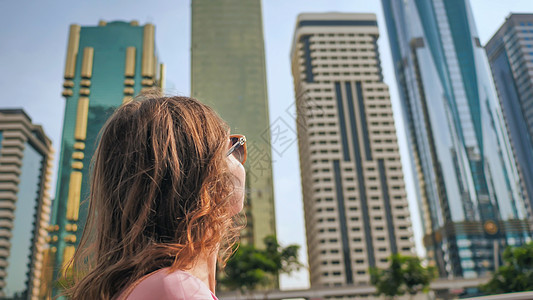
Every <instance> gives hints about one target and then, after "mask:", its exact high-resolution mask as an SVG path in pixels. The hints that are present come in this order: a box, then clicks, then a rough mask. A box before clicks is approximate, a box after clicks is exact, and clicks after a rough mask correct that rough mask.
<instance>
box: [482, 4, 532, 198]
mask: <svg viewBox="0 0 533 300" xmlns="http://www.w3.org/2000/svg"><path fill="white" fill-rule="evenodd" d="M485 50H486V51H487V56H488V58H489V63H490V67H491V69H492V76H493V77H494V82H495V84H496V89H497V91H498V96H499V98H500V104H501V107H502V111H503V114H504V117H505V121H506V122H507V126H508V129H509V137H510V139H511V145H512V146H513V151H514V153H515V156H516V160H517V163H518V170H519V171H520V172H519V173H520V176H521V177H522V183H523V188H524V190H525V191H526V193H527V196H528V198H529V206H530V208H531V207H533V72H531V70H532V69H533V14H511V15H510V16H509V17H508V18H507V20H505V23H504V24H503V25H502V26H501V27H500V29H498V31H497V32H496V33H495V34H494V36H493V37H492V38H491V39H490V41H489V42H488V43H487V45H486V46H485Z"/></svg>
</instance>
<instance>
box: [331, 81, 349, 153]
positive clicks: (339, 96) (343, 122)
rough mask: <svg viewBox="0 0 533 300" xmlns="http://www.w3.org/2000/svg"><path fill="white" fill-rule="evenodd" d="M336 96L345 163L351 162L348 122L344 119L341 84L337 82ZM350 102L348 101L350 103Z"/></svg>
mask: <svg viewBox="0 0 533 300" xmlns="http://www.w3.org/2000/svg"><path fill="white" fill-rule="evenodd" d="M335 95H336V96H337V110H338V113H339V127H340V130H341V140H342V154H343V158H344V161H350V148H349V147H348V136H347V134H346V120H345V118H344V104H343V103H342V92H341V84H340V82H335ZM349 102H350V101H348V103H349ZM348 105H349V104H348Z"/></svg>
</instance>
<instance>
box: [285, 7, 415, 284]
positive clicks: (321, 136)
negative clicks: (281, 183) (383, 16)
mask: <svg viewBox="0 0 533 300" xmlns="http://www.w3.org/2000/svg"><path fill="white" fill-rule="evenodd" d="M378 36H379V31H378V27H377V22H376V16H375V15H374V14H344V13H342V14H341V13H326V14H301V15H299V16H298V20H297V24H296V30H295V33H294V42H293V45H292V53H291V59H292V73H293V77H294V86H295V94H296V109H297V123H298V124H297V126H298V140H299V152H300V168H301V174H302V190H303V200H304V209H305V223H306V232H307V248H308V256H309V267H310V273H311V274H310V279H311V286H312V287H316V286H342V285H368V284H370V275H369V272H368V269H369V267H381V268H384V267H386V266H387V265H388V263H387V257H389V256H390V255H391V254H393V253H401V254H409V255H413V254H414V252H413V251H414V244H413V239H412V232H411V222H410V218H409V210H408V207H407V198H406V192H405V184H404V181H403V172H402V165H401V161H400V153H399V148H398V143H397V138H396V131H395V127H394V119H393V115H392V108H391V102H390V98H389V91H388V87H387V85H386V84H384V83H383V76H382V73H381V66H380V59H379V53H378V48H377V39H378Z"/></svg>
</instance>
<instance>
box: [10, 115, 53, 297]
mask: <svg viewBox="0 0 533 300" xmlns="http://www.w3.org/2000/svg"><path fill="white" fill-rule="evenodd" d="M52 160H53V149H52V143H51V141H50V139H49V138H48V137H47V136H46V134H45V133H44V131H43V129H42V127H41V126H39V125H35V124H33V123H32V121H31V119H30V117H28V115H27V114H26V113H25V112H24V111H23V110H22V109H0V298H2V299H36V297H37V296H38V294H39V291H40V288H41V281H42V279H43V278H42V276H43V274H44V273H43V263H44V260H45V258H44V252H45V246H46V236H47V231H46V230H47V228H48V222H49V218H50V209H51V199H50V179H51V178H50V177H51V174H52V170H51V169H52Z"/></svg>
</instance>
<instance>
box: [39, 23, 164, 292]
mask: <svg viewBox="0 0 533 300" xmlns="http://www.w3.org/2000/svg"><path fill="white" fill-rule="evenodd" d="M154 31H155V29H154V25H152V24H146V25H144V26H139V24H138V23H137V22H136V21H132V22H130V23H126V22H110V23H106V22H104V21H100V23H99V26H83V27H81V26H79V25H71V26H70V35H69V40H68V46H67V58H66V63H65V74H64V78H65V81H64V83H63V87H64V90H63V96H64V97H65V100H66V105H65V116H64V121H63V122H64V123H63V134H62V139H61V148H60V151H61V156H60V161H59V171H58V179H57V187H56V198H55V200H54V204H53V210H52V221H51V227H50V229H51V230H50V248H49V249H48V252H47V255H48V259H49V261H48V262H47V265H49V266H53V275H52V273H50V270H48V272H49V273H48V275H47V282H48V284H47V286H48V287H51V282H52V279H53V278H57V276H58V274H59V273H58V272H59V270H60V269H61V268H62V267H64V266H65V264H66V263H68V262H69V261H70V259H71V258H72V256H73V254H74V251H75V247H76V246H77V244H78V242H79V239H80V238H81V234H82V232H83V227H84V225H85V221H86V217H87V207H88V202H86V201H84V200H86V199H87V198H88V195H89V180H88V179H89V163H90V161H91V158H92V155H93V153H94V150H95V146H96V142H97V135H98V132H99V131H100V129H101V128H102V126H103V125H104V123H105V121H106V120H107V118H108V117H109V116H110V115H111V114H112V113H113V111H114V110H115V109H116V108H117V107H118V106H120V105H121V104H122V103H123V102H126V101H129V100H130V99H131V97H132V96H133V95H135V94H137V93H139V92H140V91H142V90H143V89H147V88H151V87H153V86H156V85H160V82H162V81H163V79H161V80H160V75H159V74H158V69H159V70H161V69H163V68H162V67H161V68H158V67H159V66H158V65H157V57H156V56H155V54H156V51H155V42H154ZM42 293H44V294H46V293H47V291H45V290H43V291H42Z"/></svg>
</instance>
